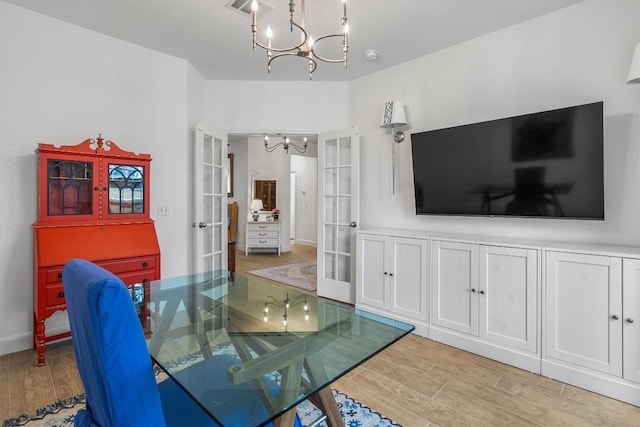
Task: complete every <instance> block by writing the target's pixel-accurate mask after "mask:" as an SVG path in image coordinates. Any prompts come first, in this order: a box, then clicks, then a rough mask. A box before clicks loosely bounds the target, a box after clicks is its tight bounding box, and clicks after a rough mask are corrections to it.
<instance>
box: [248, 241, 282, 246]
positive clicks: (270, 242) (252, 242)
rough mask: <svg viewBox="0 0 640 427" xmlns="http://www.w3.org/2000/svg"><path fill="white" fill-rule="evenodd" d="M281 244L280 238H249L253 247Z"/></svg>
mask: <svg viewBox="0 0 640 427" xmlns="http://www.w3.org/2000/svg"><path fill="white" fill-rule="evenodd" d="M279 245H280V242H278V239H249V246H250V247H252V248H274V247H278V246H279Z"/></svg>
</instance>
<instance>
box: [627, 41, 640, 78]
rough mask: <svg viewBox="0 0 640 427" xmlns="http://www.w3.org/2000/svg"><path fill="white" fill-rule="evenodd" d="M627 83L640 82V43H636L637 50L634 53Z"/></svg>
mask: <svg viewBox="0 0 640 427" xmlns="http://www.w3.org/2000/svg"><path fill="white" fill-rule="evenodd" d="M627 83H629V84H633V83H640V43H638V44H637V45H636V50H635V51H634V53H633V59H632V60H631V68H629V75H628V76H627Z"/></svg>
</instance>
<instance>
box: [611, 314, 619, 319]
mask: <svg viewBox="0 0 640 427" xmlns="http://www.w3.org/2000/svg"><path fill="white" fill-rule="evenodd" d="M611 318H612V319H613V320H618V319H619V317H618V315H617V314H614V315H613V316H611Z"/></svg>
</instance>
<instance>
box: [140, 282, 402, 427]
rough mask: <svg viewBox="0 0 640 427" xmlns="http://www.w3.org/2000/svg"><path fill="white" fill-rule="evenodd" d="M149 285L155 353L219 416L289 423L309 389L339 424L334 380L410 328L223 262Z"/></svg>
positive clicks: (149, 330) (231, 421) (228, 421)
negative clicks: (236, 270) (215, 268)
mask: <svg viewBox="0 0 640 427" xmlns="http://www.w3.org/2000/svg"><path fill="white" fill-rule="evenodd" d="M147 292H148V294H147V295H145V298H144V299H145V300H146V308H147V310H146V311H147V313H148V319H149V320H148V324H147V327H146V328H145V332H146V337H147V345H148V348H149V351H150V354H151V357H152V358H153V360H154V361H155V362H156V363H157V364H158V365H159V366H160V368H161V369H162V370H164V371H165V372H166V373H167V374H168V376H169V377H171V378H173V379H174V380H175V381H177V382H178V384H179V385H180V386H181V387H182V388H183V389H184V390H185V391H186V392H187V393H188V394H189V395H190V396H191V397H192V398H193V399H194V400H195V401H196V402H197V403H198V405H199V406H200V407H201V408H202V409H203V410H204V411H205V412H206V413H207V414H208V415H209V416H210V417H211V418H212V419H213V420H215V421H216V422H217V423H219V424H220V425H222V426H231V425H248V426H261V425H265V424H268V423H270V422H273V421H276V425H293V422H294V418H295V409H296V406H297V405H298V404H300V403H301V402H303V401H304V400H306V399H309V400H310V401H311V402H312V403H313V404H315V405H316V406H317V407H319V409H320V410H321V412H323V414H324V415H323V417H322V418H326V422H327V423H328V425H330V426H334V425H336V426H341V425H343V422H342V418H341V417H340V413H339V411H338V408H337V405H336V402H335V400H334V397H333V393H332V391H331V387H330V385H331V383H332V382H334V381H335V380H337V379H338V378H340V377H342V376H343V375H345V374H346V373H348V372H350V371H351V370H353V369H354V368H356V367H357V366H359V365H360V364H362V363H363V362H365V361H366V360H367V359H369V358H371V357H372V356H374V355H375V354H377V353H379V352H380V351H382V350H383V349H385V348H386V347H388V346H389V345H391V344H393V343H394V342H396V341H398V340H399V339H401V338H402V337H403V336H405V335H406V334H408V333H410V332H411V331H412V330H413V329H414V327H413V326H412V325H410V324H407V323H403V322H399V321H396V320H393V319H388V318H385V317H381V316H377V315H374V314H370V313H367V312H364V311H361V310H357V309H355V308H354V307H353V306H351V305H348V304H344V303H340V302H337V301H333V300H330V299H326V298H321V297H317V296H315V295H313V294H310V293H306V292H305V291H301V290H298V289H297V288H292V287H288V286H284V285H277V284H273V283H272V282H268V281H266V280H264V279H261V278H258V277H255V276H251V275H242V274H238V273H234V274H231V273H229V272H227V271H216V272H210V273H204V274H198V275H189V276H183V277H176V278H169V279H161V280H157V281H153V282H151V283H150V284H149V286H148V290H147V289H145V293H147ZM239 414H241V415H239Z"/></svg>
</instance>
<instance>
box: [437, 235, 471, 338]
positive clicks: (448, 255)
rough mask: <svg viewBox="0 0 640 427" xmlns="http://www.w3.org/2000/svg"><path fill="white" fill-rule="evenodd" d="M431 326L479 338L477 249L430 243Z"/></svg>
mask: <svg viewBox="0 0 640 427" xmlns="http://www.w3.org/2000/svg"><path fill="white" fill-rule="evenodd" d="M431 253H432V257H433V258H432V266H431V269H432V270H431V272H432V280H431V323H433V324H434V325H438V326H442V327H445V328H448V329H453V330H454V331H459V332H464V333H465V334H469V335H473V336H478V246H477V245H473V244H469V243H456V242H444V241H437V240H434V241H432V243H431Z"/></svg>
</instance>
